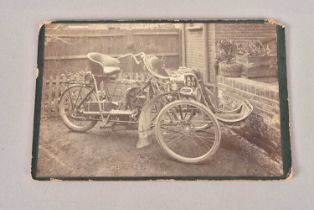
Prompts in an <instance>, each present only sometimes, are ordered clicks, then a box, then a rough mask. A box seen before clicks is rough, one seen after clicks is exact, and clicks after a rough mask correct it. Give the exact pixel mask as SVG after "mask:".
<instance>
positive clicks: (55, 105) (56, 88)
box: [54, 75, 60, 115]
mask: <svg viewBox="0 0 314 210" xmlns="http://www.w3.org/2000/svg"><path fill="white" fill-rule="evenodd" d="M59 82H60V80H59V75H57V77H56V86H55V90H56V91H55V95H54V114H55V115H57V113H58V102H59V86H60V83H59Z"/></svg>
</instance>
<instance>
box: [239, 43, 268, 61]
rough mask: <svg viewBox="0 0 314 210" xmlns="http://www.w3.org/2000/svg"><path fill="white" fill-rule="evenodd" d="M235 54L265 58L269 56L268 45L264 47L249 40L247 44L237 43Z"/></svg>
mask: <svg viewBox="0 0 314 210" xmlns="http://www.w3.org/2000/svg"><path fill="white" fill-rule="evenodd" d="M237 54H238V55H244V54H247V55H248V56H249V57H256V56H267V55H269V54H270V49H269V47H268V45H266V47H265V46H264V45H263V43H262V42H261V41H258V40H250V41H248V42H245V43H239V44H238V45H237Z"/></svg>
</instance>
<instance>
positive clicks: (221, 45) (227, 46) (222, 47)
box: [216, 39, 237, 63]
mask: <svg viewBox="0 0 314 210" xmlns="http://www.w3.org/2000/svg"><path fill="white" fill-rule="evenodd" d="M216 50H217V61H218V62H226V63H232V61H233V60H234V58H235V55H236V52H237V45H236V43H235V42H234V41H233V40H231V39H222V40H219V41H217V42H216Z"/></svg>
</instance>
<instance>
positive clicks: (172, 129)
mask: <svg viewBox="0 0 314 210" xmlns="http://www.w3.org/2000/svg"><path fill="white" fill-rule="evenodd" d="M204 125H206V126H204ZM200 128H201V129H200ZM155 135H156V139H157V141H158V143H159V144H160V146H161V147H162V149H163V150H164V151H165V152H166V153H167V154H168V155H169V156H170V157H172V158H174V159H176V160H178V161H180V162H184V163H200V162H202V161H205V160H207V159H209V158H210V157H212V156H213V155H214V154H215V153H216V151H217V150H218V148H219V146H220V141H221V130H220V126H219V124H218V121H217V120H216V118H215V116H214V115H213V113H212V112H211V111H210V110H209V109H208V108H207V107H206V106H204V105H203V104H201V103H199V102H196V101H191V100H177V101H174V102H171V103H169V104H167V105H166V106H165V107H164V108H163V109H162V110H161V111H160V113H159V114H158V116H157V119H156V127H155Z"/></svg>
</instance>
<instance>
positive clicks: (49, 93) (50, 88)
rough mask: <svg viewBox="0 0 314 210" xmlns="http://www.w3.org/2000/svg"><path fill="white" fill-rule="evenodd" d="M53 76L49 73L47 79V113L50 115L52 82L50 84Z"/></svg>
mask: <svg viewBox="0 0 314 210" xmlns="http://www.w3.org/2000/svg"><path fill="white" fill-rule="evenodd" d="M52 81H53V78H52V75H50V77H49V80H48V86H49V88H48V105H47V107H48V110H47V111H48V115H51V102H52V91H53V90H52V89H53V84H52Z"/></svg>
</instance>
